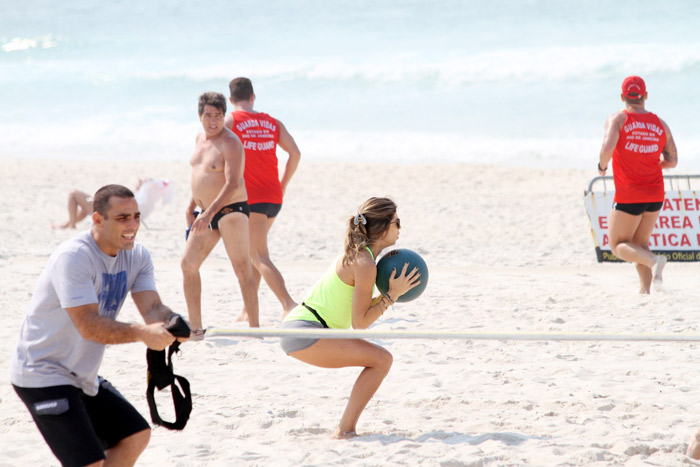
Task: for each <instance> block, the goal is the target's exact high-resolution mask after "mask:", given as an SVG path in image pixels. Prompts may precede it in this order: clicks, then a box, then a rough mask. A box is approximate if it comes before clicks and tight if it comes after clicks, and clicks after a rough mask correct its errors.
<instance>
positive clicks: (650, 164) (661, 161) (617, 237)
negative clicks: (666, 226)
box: [598, 76, 678, 294]
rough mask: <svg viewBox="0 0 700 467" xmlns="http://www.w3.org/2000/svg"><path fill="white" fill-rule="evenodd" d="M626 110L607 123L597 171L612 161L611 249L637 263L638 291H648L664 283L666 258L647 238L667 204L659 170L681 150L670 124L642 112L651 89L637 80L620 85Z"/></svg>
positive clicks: (675, 159)
mask: <svg viewBox="0 0 700 467" xmlns="http://www.w3.org/2000/svg"><path fill="white" fill-rule="evenodd" d="M620 98H621V99H622V101H623V102H624V103H625V108H624V109H623V110H620V111H619V112H615V113H614V114H612V115H611V116H610V117H608V119H607V121H606V122H605V138H604V140H603V147H602V148H601V150H600V160H599V161H598V173H599V174H600V175H605V172H606V171H607V170H608V163H609V162H610V159H612V166H613V176H614V177H613V178H614V180H615V199H614V201H615V203H614V204H613V209H612V212H611V213H610V222H609V229H608V232H609V235H610V249H611V250H612V252H613V254H614V255H615V256H617V257H618V258H620V259H622V260H624V261H628V262H630V263H635V264H636V267H637V274H638V275H639V283H640V289H639V293H642V294H648V293H649V292H650V288H651V284H652V279H653V281H654V283H655V284H657V285H661V283H662V270H663V268H664V265H665V264H666V256H664V255H654V254H652V253H651V251H650V250H649V237H651V233H652V232H653V230H654V224H655V223H656V219H657V218H658V217H659V213H660V212H661V208H662V207H663V202H664V195H665V190H664V178H663V174H662V173H661V169H671V168H673V167H675V166H676V164H677V163H678V151H677V150H676V144H675V142H674V141H673V136H671V130H670V129H669V127H668V125H666V122H664V121H663V120H661V119H660V118H659V117H657V116H656V115H655V114H653V113H651V112H649V111H648V110H646V109H645V108H644V103H645V102H646V100H647V88H646V84H645V83H644V80H643V79H642V78H640V77H639V76H629V77H627V78H625V80H624V81H623V82H622V94H621V96H620Z"/></svg>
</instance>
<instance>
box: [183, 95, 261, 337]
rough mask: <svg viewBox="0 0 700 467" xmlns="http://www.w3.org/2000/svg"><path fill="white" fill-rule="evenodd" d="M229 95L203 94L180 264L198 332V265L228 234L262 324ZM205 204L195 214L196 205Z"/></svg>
mask: <svg viewBox="0 0 700 467" xmlns="http://www.w3.org/2000/svg"><path fill="white" fill-rule="evenodd" d="M225 114H226V98H225V97H224V95H223V94H219V93H214V92H206V93H204V94H202V95H201V96H200V97H199V119H200V121H201V122H202V127H203V128H204V131H202V132H201V133H199V134H198V135H197V141H196V145H195V150H194V155H193V156H192V159H191V160H190V165H191V166H192V182H191V184H192V199H191V200H190V204H189V206H188V207H187V212H186V218H187V224H188V225H189V226H190V228H189V229H188V232H189V233H188V236H187V243H186V245H185V253H184V256H183V258H182V262H181V267H182V275H183V279H184V290H185V301H186V302H187V310H188V313H189V319H190V325H191V327H192V329H193V334H194V335H195V336H201V335H202V334H203V331H202V309H201V299H202V282H201V278H200V275H199V268H200V266H201V265H202V263H203V262H204V260H205V259H206V258H207V256H209V253H211V251H212V250H213V249H214V246H216V244H217V242H218V241H219V238H223V240H224V246H225V247H226V253H227V254H228V257H229V259H230V260H231V264H232V265H233V270H234V272H235V273H236V276H237V277H238V283H239V284H240V287H241V294H242V295H243V305H244V306H245V309H246V310H248V323H249V324H250V326H251V327H258V326H259V325H260V324H259V320H258V295H257V293H256V290H255V279H254V277H253V271H252V266H251V264H250V241H249V237H248V215H249V211H248V202H247V194H246V189H245V182H244V181H243V170H244V166H245V158H244V153H243V145H241V142H240V140H239V139H238V137H237V136H236V135H235V134H233V132H232V131H231V130H229V129H228V128H225V127H224V116H225ZM198 206H199V207H200V208H201V209H202V212H201V213H195V212H194V210H195V208H196V207H198Z"/></svg>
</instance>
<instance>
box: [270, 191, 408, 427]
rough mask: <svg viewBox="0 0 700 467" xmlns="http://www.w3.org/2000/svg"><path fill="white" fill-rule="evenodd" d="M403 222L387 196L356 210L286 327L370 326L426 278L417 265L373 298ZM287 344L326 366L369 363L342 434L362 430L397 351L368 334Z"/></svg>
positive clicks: (306, 359) (343, 420) (297, 339)
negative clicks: (380, 265) (384, 257)
mask: <svg viewBox="0 0 700 467" xmlns="http://www.w3.org/2000/svg"><path fill="white" fill-rule="evenodd" d="M400 228H401V223H400V220H399V218H398V217H397V215H396V204H394V202H393V201H391V200H390V199H387V198H370V199H368V200H367V201H365V202H364V203H363V204H362V205H361V206H360V208H359V209H358V212H357V214H355V215H354V216H350V218H349V219H348V224H347V232H346V235H345V251H344V253H343V255H342V256H341V257H339V258H338V259H337V260H335V261H334V262H333V264H331V266H330V268H328V270H327V271H326V273H325V274H324V276H323V277H322V278H321V279H320V280H319V281H318V282H317V283H316V285H315V286H314V287H313V289H312V290H311V292H310V293H309V294H307V295H306V297H305V298H304V301H303V302H302V304H301V305H299V306H297V307H296V308H294V309H293V310H292V311H291V312H290V313H289V314H288V315H287V316H286V317H285V319H284V321H283V322H282V328H284V329H319V328H339V329H347V328H350V327H352V328H354V329H366V328H368V327H369V326H370V325H371V324H372V323H373V322H375V321H376V320H377V319H378V318H379V317H380V316H382V315H383V314H384V312H385V311H386V310H387V308H388V307H389V306H390V305H391V304H393V303H394V302H395V301H396V300H397V299H398V298H399V297H400V296H401V295H403V294H405V293H406V292H408V291H409V290H411V289H412V288H413V287H415V286H417V285H418V284H420V273H419V272H418V269H417V268H414V269H413V270H411V271H408V272H407V271H406V269H407V267H408V263H406V264H404V266H403V269H402V270H401V271H400V272H399V271H396V270H394V272H393V273H392V275H391V278H390V279H389V290H388V291H387V293H386V294H384V295H378V296H376V297H375V298H372V292H373V290H374V283H375V281H376V278H377V267H376V264H375V259H376V257H377V256H378V255H379V253H381V251H382V250H384V248H386V247H389V246H391V245H393V244H395V243H396V241H397V240H398V238H399V230H400ZM280 344H281V346H282V349H283V350H284V351H285V352H286V353H287V354H288V355H290V356H292V357H294V358H296V359H298V360H301V361H302V362H305V363H309V364H311V365H315V366H319V367H322V368H343V367H350V366H359V367H364V369H363V370H362V372H361V373H360V376H359V377H358V378H357V381H356V382H355V385H354V387H353V389H352V391H351V393H350V399H349V400H348V404H347V406H346V408H345V412H344V413H343V416H342V418H341V419H340V423H339V425H338V428H337V430H336V431H335V433H334V437H336V438H351V437H354V436H357V434H356V431H355V430H356V425H357V421H358V419H359V418H360V414H361V413H362V411H363V410H364V408H365V406H366V405H367V403H368V402H369V400H370V399H371V398H372V396H373V395H374V393H375V392H376V391H377V389H378V388H379V385H380V384H381V383H382V381H383V380H384V377H385V376H386V375H387V373H389V369H390V368H391V364H392V361H393V357H392V356H391V354H390V353H389V352H388V351H387V350H385V349H384V348H382V347H380V346H378V345H375V344H372V343H370V342H367V341H365V340H362V339H342V340H339V339H313V338H312V339H309V338H301V337H294V336H284V337H282V339H280Z"/></svg>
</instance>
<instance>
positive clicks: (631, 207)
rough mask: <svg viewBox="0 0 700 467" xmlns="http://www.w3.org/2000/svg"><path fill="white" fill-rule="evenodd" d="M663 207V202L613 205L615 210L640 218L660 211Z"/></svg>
mask: <svg viewBox="0 0 700 467" xmlns="http://www.w3.org/2000/svg"><path fill="white" fill-rule="evenodd" d="M663 206H664V203H663V201H661V202H659V203H615V204H613V209H614V210H615V211H622V212H626V213H627V214H632V215H633V216H639V215H640V214H643V213H645V212H656V211H660V210H661V208H662V207H663Z"/></svg>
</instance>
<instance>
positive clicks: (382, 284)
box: [377, 248, 428, 302]
mask: <svg viewBox="0 0 700 467" xmlns="http://www.w3.org/2000/svg"><path fill="white" fill-rule="evenodd" d="M405 263H408V268H407V269H406V273H407V274H408V273H410V272H411V271H412V270H413V268H414V267H417V268H418V272H420V284H418V285H417V286H415V287H414V288H412V289H411V290H409V291H408V292H406V293H405V294H403V295H401V296H400V297H399V299H398V300H397V301H398V302H410V301H411V300H415V299H416V298H418V297H419V296H420V294H422V293H423V291H424V290H425V287H426V286H427V285H428V266H427V265H426V264H425V261H424V260H423V258H421V257H420V255H419V254H418V253H416V252H415V251H411V250H407V249H405V248H399V249H396V250H391V251H390V252H388V253H387V254H385V255H384V256H382V257H381V258H380V259H379V262H378V263H377V289H379V291H380V292H381V293H386V292H387V291H388V290H389V277H391V274H392V272H393V270H394V269H396V273H395V274H396V275H400V274H401V271H402V270H403V265H404V264H405ZM392 298H394V297H392Z"/></svg>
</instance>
